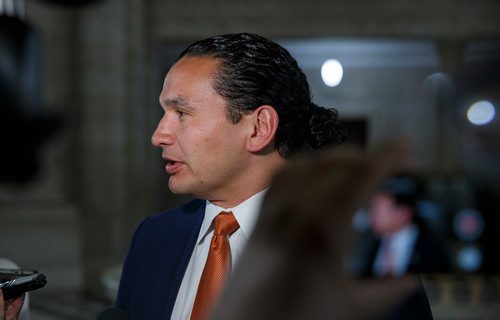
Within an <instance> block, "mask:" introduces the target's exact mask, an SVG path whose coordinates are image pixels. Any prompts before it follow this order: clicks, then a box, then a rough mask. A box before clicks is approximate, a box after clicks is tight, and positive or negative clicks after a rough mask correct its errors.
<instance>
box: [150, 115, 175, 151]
mask: <svg viewBox="0 0 500 320" xmlns="http://www.w3.org/2000/svg"><path fill="white" fill-rule="evenodd" d="M163 120H164V119H162V120H161V121H160V123H159V124H158V126H157V127H156V130H155V131H154V132H153V135H152V136H151V143H152V144H153V146H155V147H162V146H167V145H171V144H173V143H174V140H175V139H174V136H173V135H172V132H171V130H169V127H168V126H167V124H166V122H165V121H163Z"/></svg>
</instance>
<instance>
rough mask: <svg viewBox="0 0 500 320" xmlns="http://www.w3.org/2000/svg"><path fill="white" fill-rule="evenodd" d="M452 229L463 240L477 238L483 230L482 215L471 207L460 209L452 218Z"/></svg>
mask: <svg viewBox="0 0 500 320" xmlns="http://www.w3.org/2000/svg"><path fill="white" fill-rule="evenodd" d="M453 231H455V234H456V235H457V237H459V238H460V239H462V240H464V241H475V240H477V239H479V238H480V237H481V236H482V235H483V231H484V219H483V215H482V214H481V213H480V212H479V211H477V210H475V209H473V208H465V209H462V210H460V211H459V212H458V213H457V214H456V215H455V217H454V218H453Z"/></svg>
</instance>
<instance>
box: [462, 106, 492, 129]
mask: <svg viewBox="0 0 500 320" xmlns="http://www.w3.org/2000/svg"><path fill="white" fill-rule="evenodd" d="M494 117H495V106H494V105H493V104H492V103H491V102H489V101H487V100H481V101H478V102H475V103H474V104H472V105H471V106H470V107H469V110H467V119H468V120H469V121H470V122H471V123H472V124H475V125H477V126H482V125H485V124H487V123H488V122H490V121H491V120H493V118H494Z"/></svg>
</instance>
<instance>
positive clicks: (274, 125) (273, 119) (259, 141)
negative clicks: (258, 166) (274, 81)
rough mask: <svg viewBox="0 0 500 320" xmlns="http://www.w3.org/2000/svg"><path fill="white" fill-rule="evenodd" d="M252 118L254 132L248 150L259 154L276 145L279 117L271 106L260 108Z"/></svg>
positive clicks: (249, 140)
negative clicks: (273, 144)
mask: <svg viewBox="0 0 500 320" xmlns="http://www.w3.org/2000/svg"><path fill="white" fill-rule="evenodd" d="M251 117H252V126H253V127H252V129H253V130H252V134H251V136H250V137H249V139H248V143H247V149H248V151H250V152H259V151H262V150H263V149H265V148H266V147H268V146H269V145H271V144H272V143H274V138H275V136H276V131H277V130H278V123H279V117H278V113H277V112H276V110H275V109H274V108H273V107H271V106H269V105H263V106H260V107H258V108H257V109H255V111H254V112H253V113H252V114H251Z"/></svg>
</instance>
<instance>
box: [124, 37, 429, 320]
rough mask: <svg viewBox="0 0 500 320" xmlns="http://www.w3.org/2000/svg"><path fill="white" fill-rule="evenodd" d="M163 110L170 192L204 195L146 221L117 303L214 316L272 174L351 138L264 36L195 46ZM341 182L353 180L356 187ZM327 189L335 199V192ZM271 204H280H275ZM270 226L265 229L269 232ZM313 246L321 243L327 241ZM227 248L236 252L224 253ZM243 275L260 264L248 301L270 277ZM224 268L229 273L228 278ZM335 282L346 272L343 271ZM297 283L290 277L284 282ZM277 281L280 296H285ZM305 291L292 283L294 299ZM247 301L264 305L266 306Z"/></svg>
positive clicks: (157, 314)
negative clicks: (305, 154) (298, 156)
mask: <svg viewBox="0 0 500 320" xmlns="http://www.w3.org/2000/svg"><path fill="white" fill-rule="evenodd" d="M160 104H161V107H162V109H163V110H164V115H163V117H162V119H161V120H160V122H159V124H158V127H157V129H156V131H155V132H154V134H153V137H152V143H153V145H155V146H157V147H159V148H161V150H162V157H163V159H165V161H166V163H167V164H166V167H165V170H166V171H167V173H168V174H169V175H170V178H169V188H170V190H171V191H172V192H173V193H178V194H189V195H192V196H194V197H195V198H197V199H196V200H193V201H191V202H188V203H186V204H184V205H181V206H180V207H178V208H175V209H171V210H169V211H166V212H163V213H160V214H158V215H156V216H153V217H149V218H147V219H146V220H144V221H143V222H142V223H141V224H140V226H139V227H138V228H137V231H136V232H135V235H134V237H133V240H132V243H131V245H130V249H129V252H128V255H127V258H126V260H125V264H124V267H123V273H122V278H121V282H120V288H119V292H118V296H117V300H116V307H117V308H120V309H122V310H124V311H125V313H126V314H127V316H128V318H129V319H169V318H170V319H206V318H207V317H208V316H209V315H210V313H211V310H212V307H213V305H214V301H217V300H216V298H217V297H218V294H219V293H220V288H221V287H220V283H222V284H223V283H224V281H225V279H226V276H227V269H228V268H229V269H230V268H231V266H232V265H234V264H236V265H238V263H239V261H238V260H239V257H240V255H241V254H242V251H243V250H244V249H245V246H246V243H247V240H248V239H249V237H250V235H251V234H252V232H253V228H254V225H255V223H256V220H257V216H258V214H259V211H260V206H261V202H262V200H263V198H264V195H265V193H266V192H267V189H268V188H269V186H270V184H271V179H272V177H273V176H274V175H275V173H276V172H277V171H279V170H282V169H283V168H285V167H287V166H288V163H289V158H290V156H292V155H294V154H296V153H297V152H300V151H304V150H315V149H324V148H326V147H331V146H335V145H336V144H338V143H340V142H341V141H343V139H344V132H343V130H342V129H341V127H340V126H339V124H338V123H337V112H336V111H335V110H334V109H327V108H323V107H320V106H317V105H315V104H313V103H312V102H311V95H310V92H309V86H308V83H307V80H306V77H305V75H304V73H303V72H302V71H301V70H300V68H299V67H298V65H297V62H296V61H295V60H294V59H293V58H292V57H291V56H290V54H289V53H288V52H287V51H286V50H285V49H284V48H282V47H281V46H279V45H278V44H276V43H274V42H272V41H269V40H267V39H265V38H262V37H260V36H257V35H252V34H230V35H223V36H216V37H212V38H208V39H205V40H201V41H197V42H195V43H193V44H192V45H190V46H189V47H188V48H187V49H186V50H185V51H184V52H182V53H181V55H180V57H179V59H178V60H177V62H176V63H175V65H174V66H173V67H172V68H171V69H170V71H169V73H168V74H167V76H166V78H165V81H164V85H163V90H162V92H161V95H160ZM341 163H344V164H346V162H345V161H344V162H341ZM341 163H339V165H340V164H341ZM354 163H358V161H357V160H356V161H354ZM381 163H384V161H383V162H381ZM366 167H368V165H367V166H366ZM297 168H298V167H297ZM304 169H307V166H302V169H301V170H299V171H298V172H301V173H304V172H308V171H307V170H304ZM321 169H322V168H321V167H317V168H316V169H315V170H316V173H315V174H314V175H306V176H305V177H307V179H300V180H294V187H295V189H297V187H298V184H300V182H301V181H304V182H305V181H306V180H307V182H308V183H309V185H311V184H312V185H314V181H315V178H314V177H316V178H318V179H320V178H321V177H322V176H324V173H322V172H320V171H321ZM329 169H331V167H329ZM359 172H362V171H359V170H355V172H354V174H355V175H354V176H353V177H357V179H358V181H359V178H360V176H359V174H358V173H359ZM318 174H319V175H318ZM344 178H345V176H344ZM363 179H364V178H363V177H361V180H363ZM348 180H350V179H348ZM354 180H356V179H354ZM354 180H353V181H354ZM334 181H340V180H338V179H334ZM341 181H343V182H344V184H347V185H349V184H350V182H349V181H347V180H346V179H342V180H341ZM330 182H331V181H330ZM350 185H353V184H352V183H351V184H350ZM316 188H321V185H320V186H316ZM295 189H293V190H295ZM299 189H300V188H299ZM275 190H276V189H275ZM277 190H281V191H284V190H286V188H283V187H282V188H278V189H277ZM318 190H319V189H318ZM321 190H322V191H323V192H322V193H321V194H322V195H323V196H324V191H327V190H323V189H321ZM351 191H353V192H354V194H355V193H356V190H351ZM300 192H301V191H300ZM280 194H281V193H280V192H278V195H277V196H276V195H275V197H274V199H275V200H276V199H278V200H280V199H281V200H283V201H285V203H288V201H289V202H290V203H291V201H292V200H294V199H297V198H298V197H297V196H299V194H297V195H290V194H289V195H285V194H283V197H281V196H280ZM301 198H304V196H301ZM350 198H351V200H352V197H350ZM346 200H347V199H346ZM320 202H321V201H320ZM325 203H326V202H325ZM328 203H329V202H328ZM306 204H307V201H306V203H305V204H304V205H306ZM310 204H312V205H314V204H315V201H311V203H310ZM270 207H273V205H268V206H267V207H266V208H267V209H269V210H271V209H270ZM294 207H295V209H296V210H295V213H296V214H295V217H296V218H297V217H304V207H300V206H294ZM341 207H342V206H341ZM347 207H349V206H344V207H342V209H345V208H347ZM275 209H277V208H275ZM285 209H286V210H281V211H280V210H272V211H274V212H275V213H278V212H281V213H283V214H286V213H287V212H288V213H291V212H290V211H289V210H288V209H289V208H288V207H287V206H285ZM305 211H307V210H305ZM311 212H312V211H311ZM269 216H271V215H269ZM221 217H224V218H221ZM226 218H227V219H226ZM282 218H283V217H282ZM278 220H280V219H278ZM221 221H222V222H221ZM260 222H262V221H261V220H260ZM221 225H222V227H221ZM270 225H271V224H266V223H261V228H260V230H263V228H262V227H263V226H267V227H268V228H269V226H270ZM300 225H301V224H299V226H300ZM339 225H340V223H339ZM283 227H285V226H283ZM304 227H306V228H307V224H305V225H304ZM226 229H227V230H226ZM229 229H231V230H229ZM282 230H283V231H284V230H287V229H286V228H282ZM302 231H304V230H302ZM292 233H293V232H292ZM307 234H309V235H312V234H311V233H307ZM264 238H268V237H266V236H264ZM284 238H287V239H288V240H290V239H289V238H288V237H284ZM210 239H211V240H210ZM268 239H269V238H268ZM313 239H314V237H313ZM292 242H293V241H292ZM307 242H308V243H309V244H310V245H313V247H314V243H316V242H314V241H309V240H307ZM276 243H282V244H284V243H286V242H281V241H278V242H276ZM295 244H297V243H295ZM273 245H274V244H273ZM292 247H293V243H292ZM292 249H293V248H289V250H292ZM318 249H320V248H318ZM227 250H229V251H230V253H227V254H226V253H223V252H227ZM292 251H293V250H292ZM297 252H299V251H297ZM260 253H262V251H260ZM228 255H229V256H228ZM250 256H251V254H248V253H247V252H245V254H244V255H243V258H244V257H246V258H247V261H248V259H249V258H248V257H250ZM264 256H265V254H264ZM273 259H274V257H273ZM278 260H279V259H278ZM228 261H229V264H230V265H229V267H228V266H227V262H228ZM316 261H320V260H316ZM259 262H262V261H259ZM281 262H283V261H281ZM281 266H282V267H281V268H280V270H281V271H282V272H281V273H282V274H287V273H288V271H289V268H288V266H289V265H288V264H286V263H285V264H283V265H281ZM241 267H247V268H250V270H249V271H250V273H248V272H244V274H245V275H246V278H245V277H243V278H244V280H243V281H242V282H237V283H239V284H238V286H239V285H241V287H239V288H236V290H235V291H234V290H233V291H231V290H230V292H232V293H242V292H245V291H247V290H248V289H249V288H248V287H249V285H250V283H252V282H253V283H260V284H262V283H263V282H262V281H265V278H264V277H259V276H257V277H258V278H255V279H254V278H252V277H251V274H253V273H252V272H255V271H256V270H255V269H253V268H252V267H251V265H250V264H248V263H242V265H241ZM323 267H325V266H323ZM236 269H239V270H242V268H236ZM215 270H217V271H215ZM220 270H225V272H226V273H225V274H224V275H221V273H219V271H220ZM278 272H280V271H278ZM331 274H333V275H336V274H341V273H340V272H335V271H334V270H332V272H331ZM214 275H215V276H214ZM249 277H250V278H249ZM214 279H216V280H214ZM275 279H277V278H275ZM303 280H307V278H303ZM207 283H208V284H209V285H207ZM234 283H235V282H233V284H234ZM289 283H290V282H289V281H288V280H283V281H281V282H280V285H285V286H288V285H289ZM322 283H323V284H324V283H325V282H322ZM264 284H265V283H264ZM269 284H270V285H271V287H270V289H271V290H272V289H273V288H274V289H276V288H281V286H280V285H278V286H273V285H272V283H269ZM310 284H312V282H310ZM207 288H209V289H208V290H207ZM295 289H297V288H294V287H293V286H292V290H291V291H290V292H295ZM263 290H264V292H266V291H267V288H263ZM207 292H208V293H209V295H208V293H207ZM214 292H215V294H214ZM309 292H311V291H309ZM234 296H235V297H236V296H237V294H235V295H234ZM259 296H260V297H261V298H264V300H273V299H267V298H265V297H264V296H263V295H259ZM250 298H251V297H250ZM245 299H246V298H245ZM251 300H252V299H251ZM240 301H241V300H240ZM337 301H338V302H340V301H341V299H340V298H339V299H337ZM208 302H209V303H208ZM289 302H290V301H288V303H289ZM425 303H427V302H426V301H425ZM237 305H238V303H234V304H232V307H235V306H237ZM244 305H246V306H248V307H249V308H251V309H253V310H256V309H258V308H259V306H258V305H255V304H254V303H244ZM330 305H332V304H330ZM200 306H201V307H200ZM290 307H291V305H290ZM426 307H427V308H428V305H426ZM200 310H202V311H201V312H200ZM227 310H229V309H227ZM232 310H234V309H232ZM262 310H263V309H262ZM266 310H267V311H270V312H271V313H268V314H274V315H277V314H280V313H281V309H280V308H277V307H276V306H275V305H271V306H270V308H267V309H266ZM291 310H292V308H289V310H288V311H291ZM302 310H306V309H302ZM352 310H356V309H352ZM426 310H427V309H426ZM344 311H345V310H344ZM236 314H237V315H239V316H235V315H234V314H231V316H228V317H227V318H228V319H236V318H239V317H240V316H243V315H242V314H241V312H239V311H236ZM337 314H338V315H339V316H341V315H342V313H340V312H339V313H337ZM247 315H250V313H247Z"/></svg>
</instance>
